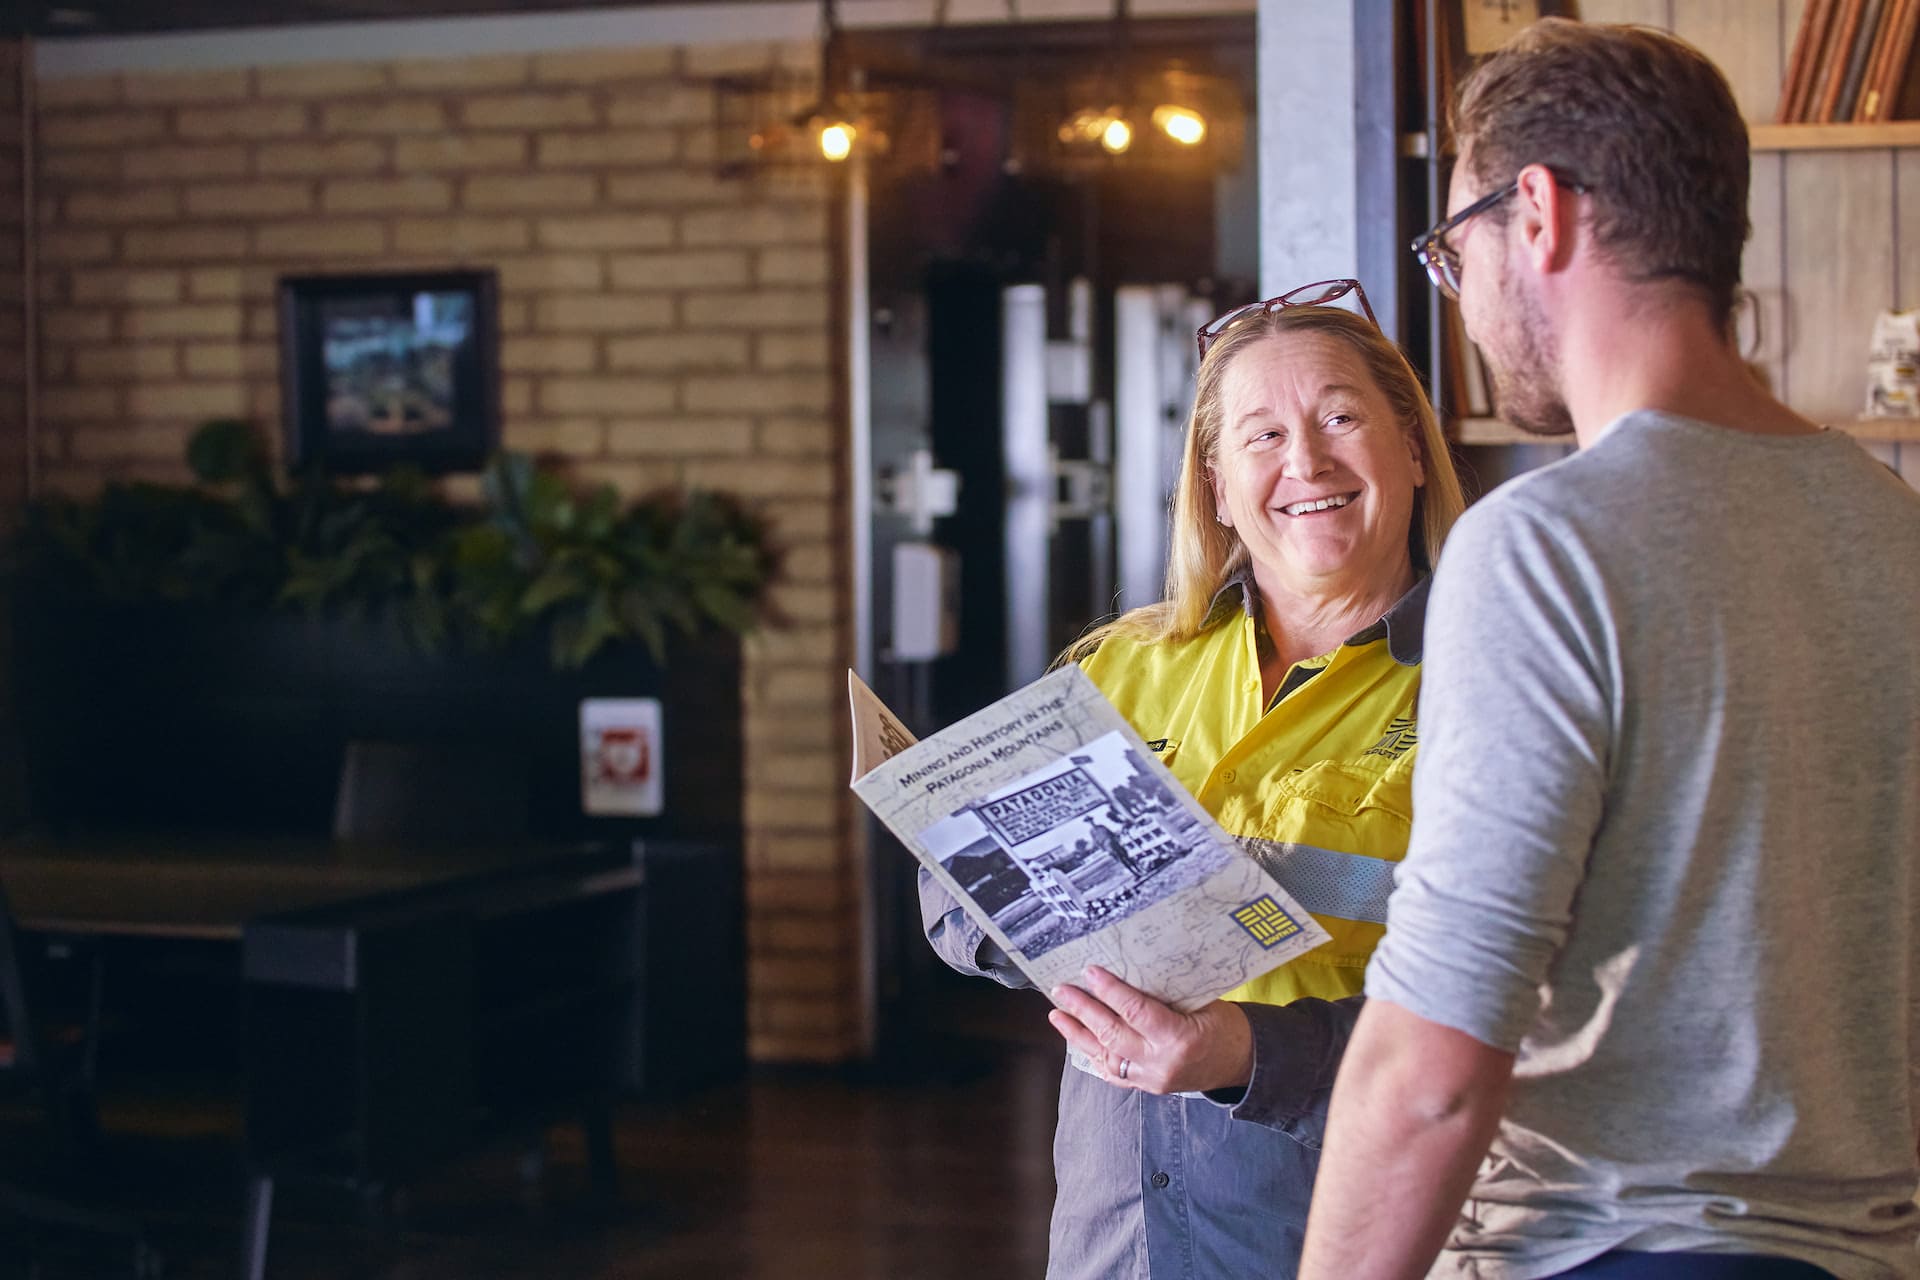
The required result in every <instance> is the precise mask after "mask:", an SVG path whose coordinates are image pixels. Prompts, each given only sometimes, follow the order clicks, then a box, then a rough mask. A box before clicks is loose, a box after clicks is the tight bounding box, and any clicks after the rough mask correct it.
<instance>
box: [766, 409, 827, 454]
mask: <svg viewBox="0 0 1920 1280" xmlns="http://www.w3.org/2000/svg"><path fill="white" fill-rule="evenodd" d="M839 438H840V433H839V431H838V429H837V428H836V427H835V424H834V423H832V422H830V421H828V420H827V419H825V418H763V419H762V420H761V422H760V436H759V440H758V444H759V447H760V450H761V452H763V453H785V454H796V455H822V454H827V453H831V452H832V451H833V448H834V446H835V445H836V444H837V443H839Z"/></svg>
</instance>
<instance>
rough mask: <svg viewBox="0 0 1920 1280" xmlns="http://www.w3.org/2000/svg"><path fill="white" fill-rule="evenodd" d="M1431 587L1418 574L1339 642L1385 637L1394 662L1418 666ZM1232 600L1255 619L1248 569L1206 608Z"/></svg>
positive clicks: (1429, 578) (1256, 601) (1358, 642)
mask: <svg viewBox="0 0 1920 1280" xmlns="http://www.w3.org/2000/svg"><path fill="white" fill-rule="evenodd" d="M1432 585H1433V575H1432V574H1427V573H1423V574H1421V575H1420V577H1419V578H1418V580H1416V581H1415V582H1414V584H1413V585H1412V586H1411V587H1409V588H1407V593H1406V594H1405V595H1403V596H1401V597H1400V598H1399V599H1398V600H1396V601H1394V603H1393V607H1392V608H1391V609H1388V610H1387V611H1386V613H1384V614H1382V615H1381V617H1380V620H1379V621H1378V622H1376V623H1374V624H1372V625H1371V626H1368V627H1363V628H1362V629H1361V630H1359V631H1356V632H1354V633H1353V634H1352V635H1350V636H1348V637H1347V638H1346V640H1344V641H1343V642H1342V643H1344V644H1348V645H1354V646H1358V645H1363V644H1372V643H1373V642H1374V641H1375V640H1378V639H1380V638H1381V637H1382V636H1385V637H1386V641H1387V652H1388V653H1390V654H1392V655H1393V660H1394V661H1395V662H1397V663H1399V664H1400V665H1401V666H1403V667H1417V666H1419V665H1420V657H1421V653H1422V652H1423V648H1424V645H1423V641H1424V637H1425V633H1426V627H1427V589H1428V588H1429V587H1430V586H1432ZM1236 597H1237V598H1238V601H1239V605H1240V611H1241V612H1242V613H1243V614H1245V615H1246V616H1247V617H1249V618H1252V617H1256V616H1258V610H1259V606H1260V597H1259V594H1258V593H1257V591H1256V590H1255V588H1254V585H1253V571H1252V570H1251V569H1247V568H1243V569H1241V570H1240V571H1239V572H1238V573H1236V574H1234V575H1233V576H1232V577H1231V578H1228V579H1227V580H1226V581H1225V582H1224V583H1222V584H1221V586H1220V589H1219V590H1218V591H1216V592H1214V593H1213V603H1212V605H1211V606H1210V608H1211V609H1217V608H1219V607H1220V606H1221V605H1222V604H1223V603H1225V602H1227V601H1229V600H1233V599H1235V598H1236Z"/></svg>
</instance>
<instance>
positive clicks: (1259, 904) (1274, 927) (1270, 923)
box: [1233, 894, 1300, 950]
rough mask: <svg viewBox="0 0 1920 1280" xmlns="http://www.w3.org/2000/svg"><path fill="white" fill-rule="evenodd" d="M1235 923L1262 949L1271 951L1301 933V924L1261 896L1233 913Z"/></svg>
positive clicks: (1274, 903)
mask: <svg viewBox="0 0 1920 1280" xmlns="http://www.w3.org/2000/svg"><path fill="white" fill-rule="evenodd" d="M1233 919H1234V923H1236V924H1238V925H1239V926H1240V927H1241V928H1242V929H1245V930H1246V931H1247V933H1248V935H1249V936H1250V937H1252V938H1253V940H1254V941H1255V942H1257V943H1259V944H1260V945H1261V947H1262V948H1264V949H1267V950H1271V949H1272V948H1274V947H1277V946H1279V945H1280V944H1281V943H1283V942H1285V941H1286V940H1287V939H1288V938H1291V937H1292V936H1293V935H1294V934H1296V933H1298V932H1300V922H1299V921H1298V920H1295V919H1294V918H1293V917H1292V916H1290V915H1288V914H1287V913H1286V911H1285V910H1284V909H1283V908H1282V907H1281V906H1280V904H1279V903H1277V902H1275V901H1274V900H1273V899H1272V898H1271V897H1268V896H1266V895H1264V894H1263V895H1261V896H1260V897H1258V898H1255V899H1254V900H1253V901H1252V902H1249V903H1247V905H1245V906H1244V907H1241V908H1239V909H1238V910H1236V911H1235V912H1234V913H1233Z"/></svg>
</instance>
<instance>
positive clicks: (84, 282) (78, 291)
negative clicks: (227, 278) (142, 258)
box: [73, 270, 187, 302]
mask: <svg viewBox="0 0 1920 1280" xmlns="http://www.w3.org/2000/svg"><path fill="white" fill-rule="evenodd" d="M186 282H187V278H186V275H185V274H184V273H182V272H179V271H118V270H107V271H76V272H74V273H73V300H74V301H75V302H178V301H180V298H181V295H182V294H183V293H184V292H185V290H186Z"/></svg>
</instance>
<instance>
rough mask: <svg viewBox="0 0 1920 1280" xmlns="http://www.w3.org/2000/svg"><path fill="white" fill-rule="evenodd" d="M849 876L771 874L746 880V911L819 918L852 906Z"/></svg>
mask: <svg viewBox="0 0 1920 1280" xmlns="http://www.w3.org/2000/svg"><path fill="white" fill-rule="evenodd" d="M846 879H847V878H846V876H845V875H844V874H843V873H841V872H839V871H832V872H772V873H763V874H759V875H753V876H749V877H747V885H746V891H747V909H748V910H749V911H753V912H757V913H763V914H764V913H769V912H773V913H788V914H805V915H819V914H822V913H825V912H829V911H838V910H842V909H844V908H846V907H848V906H849V905H851V904H852V901H853V898H852V895H851V894H850V893H849V892H848V890H847V887H846Z"/></svg>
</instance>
